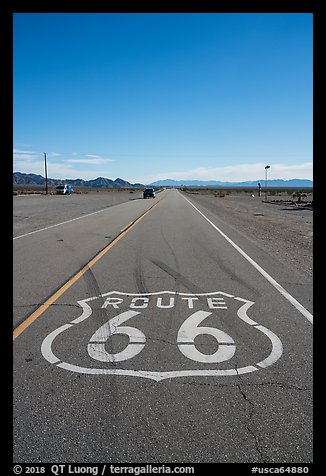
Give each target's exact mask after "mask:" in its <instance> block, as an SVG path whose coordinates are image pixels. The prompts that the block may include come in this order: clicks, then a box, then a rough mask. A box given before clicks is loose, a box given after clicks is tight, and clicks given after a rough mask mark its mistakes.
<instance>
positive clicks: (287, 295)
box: [181, 195, 313, 324]
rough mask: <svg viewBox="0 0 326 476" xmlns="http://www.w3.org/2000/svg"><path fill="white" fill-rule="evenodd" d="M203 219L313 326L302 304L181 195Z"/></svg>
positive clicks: (310, 316)
mask: <svg viewBox="0 0 326 476" xmlns="http://www.w3.org/2000/svg"><path fill="white" fill-rule="evenodd" d="M181 196H182V197H183V198H184V199H185V200H186V201H187V202H188V203H189V204H190V205H191V206H192V207H193V208H194V209H195V210H196V211H197V212H198V213H199V214H200V215H201V216H202V217H203V218H205V220H206V221H207V222H208V223H209V224H210V225H211V226H212V227H213V228H214V229H215V230H216V231H218V232H219V233H220V235H222V236H223V238H225V239H226V241H228V242H229V243H230V244H231V245H232V246H233V247H234V248H235V249H236V250H237V251H238V252H239V253H240V254H241V255H242V256H243V257H244V258H245V259H246V260H247V261H249V263H250V264H252V266H253V267H254V268H256V270H257V271H258V272H259V273H260V274H261V275H263V276H264V278H265V279H267V281H269V282H270V284H271V285H272V286H274V288H275V289H277V291H278V292H279V293H281V294H282V295H283V296H284V297H285V299H287V300H288V301H289V302H290V303H291V304H292V305H293V306H294V307H295V308H296V309H297V310H298V311H299V312H300V313H301V314H302V315H303V316H304V317H305V318H306V319H307V320H308V321H309V322H310V323H311V324H313V315H312V314H311V313H310V312H309V311H308V310H307V309H306V308H305V307H303V306H302V304H300V303H299V302H298V301H297V300H296V299H295V298H294V297H293V296H291V294H290V293H288V292H287V291H286V290H285V289H284V288H283V287H282V286H281V285H280V284H279V283H278V282H277V281H275V279H274V278H272V276H270V275H269V274H268V273H267V272H266V271H265V270H264V269H263V268H262V267H261V266H259V264H257V263H256V261H254V260H253V259H252V258H250V256H249V255H247V253H245V252H244V251H243V250H242V249H241V248H240V247H239V246H238V245H236V244H235V243H234V241H232V240H231V238H229V237H228V236H227V235H226V234H225V233H223V231H222V230H220V229H219V228H218V227H217V226H216V225H214V223H213V222H211V221H210V220H209V218H207V217H206V216H205V215H204V214H203V213H202V212H201V211H200V210H199V209H198V208H197V207H196V206H195V205H194V204H193V203H191V202H190V200H188V199H187V198H186V197H184V196H183V195H181Z"/></svg>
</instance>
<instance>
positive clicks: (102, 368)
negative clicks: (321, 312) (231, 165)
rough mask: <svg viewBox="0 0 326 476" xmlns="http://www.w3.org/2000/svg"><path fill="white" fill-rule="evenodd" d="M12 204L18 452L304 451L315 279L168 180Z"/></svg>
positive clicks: (268, 455) (43, 457)
mask: <svg viewBox="0 0 326 476" xmlns="http://www.w3.org/2000/svg"><path fill="white" fill-rule="evenodd" d="M13 210H14V241H13V248H14V263H13V276H14V303H13V305H14V322H13V328H14V344H13V345H14V350H13V353H14V354H13V355H14V377H13V378H14V411H13V422H14V451H13V453H14V462H17V463H19V462H20V463H24V462H35V463H36V462H42V463H46V462H52V463H55V462H66V463H69V462H72V463H73V462H75V463H76V462H77V463H87V462H93V463H94V462H97V463H101V462H106V463H107V462H121V463H142V462H148V463H174V462H175V463H178V462H179V463H180V462H182V463H201V462H202V463H205V462H207V463H212V462H214V463H239V462H246V463H273V462H275V463H291V462H292V463H310V462H312V461H313V448H312V354H313V352H312V330H313V325H312V321H313V317H312V283H309V282H308V283H307V281H305V280H303V278H302V276H301V275H299V274H297V273H296V272H295V271H293V270H292V269H290V268H289V267H287V266H286V265H285V264H284V265H283V264H282V259H281V258H280V259H279V260H276V259H275V257H274V256H271V255H270V254H269V253H267V252H266V251H265V250H264V249H262V248H261V247H260V246H259V245H258V244H257V243H256V241H255V237H254V236H253V237H251V239H248V238H247V237H246V236H245V235H244V234H243V233H240V232H238V230H237V228H236V227H235V226H234V225H232V226H231V225H230V224H228V223H227V221H225V220H223V221H222V220H221V219H220V218H219V216H218V211H216V212H214V211H213V210H211V209H208V208H205V206H204V205H203V204H202V203H201V202H200V200H199V199H197V198H196V197H195V196H192V195H190V194H186V193H182V192H181V191H179V190H174V189H172V190H163V191H161V192H160V193H157V195H156V198H155V199H146V200H144V199H142V194H141V192H140V191H135V192H134V193H128V192H114V193H113V192H112V193H93V194H84V195H77V194H76V195H72V196H69V197H66V196H44V195H39V196H16V197H14V208H13ZM217 210H218V209H217Z"/></svg>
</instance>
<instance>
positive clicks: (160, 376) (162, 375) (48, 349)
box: [41, 291, 283, 382]
mask: <svg viewBox="0 0 326 476" xmlns="http://www.w3.org/2000/svg"><path fill="white" fill-rule="evenodd" d="M111 294H117V295H121V296H133V297H147V296H155V295H161V294H170V295H174V296H187V297H190V296H216V295H217V294H218V295H221V296H225V297H228V298H232V299H235V300H237V301H240V302H243V305H242V306H241V307H240V308H239V309H238V311H237V316H238V317H239V318H240V319H241V320H242V321H244V322H245V323H247V324H249V325H250V326H252V327H254V328H255V329H257V330H259V331H260V332H262V333H263V334H265V335H266V336H267V337H268V339H269V340H270V341H271V344H272V351H271V353H270V354H269V355H268V356H267V357H266V358H265V359H264V360H262V361H260V362H257V363H255V364H254V365H248V366H246V367H240V368H230V369H223V370H217V369H216V370H176V371H164V372H156V371H147V370H127V369H115V368H109V369H105V368H93V367H79V366H78V365H74V364H69V363H68V362H62V361H61V360H60V359H59V358H58V357H56V356H55V355H54V353H53V351H52V343H53V341H54V339H55V338H56V337H57V336H58V335H60V334H62V333H63V332H64V331H66V330H67V329H69V328H71V327H73V326H75V325H78V324H80V323H81V322H83V321H84V320H85V319H88V318H89V317H90V316H91V314H92V308H91V307H90V305H89V304H88V303H89V302H90V301H94V300H95V299H99V298H104V297H107V296H110V295H111ZM77 303H78V304H79V305H80V306H81V308H82V310H83V312H82V314H81V315H80V316H79V317H77V318H76V319H74V320H73V321H71V322H70V323H69V324H64V325H63V326H60V327H58V328H57V329H55V330H54V331H52V332H51V333H50V334H49V335H48V336H47V337H45V339H44V340H43V342H42V345H41V352H42V355H43V357H44V358H45V359H46V360H47V361H48V362H49V363H50V364H54V365H56V366H57V367H60V368H62V369H65V370H69V371H71V372H77V373H81V374H90V375H121V376H123V375H124V376H130V377H143V378H148V379H151V380H155V381H156V382H159V381H160V380H164V379H168V378H175V377H191V376H193V377H221V376H233V375H242V374H246V373H250V372H254V371H256V370H260V369H266V368H267V367H270V366H271V365H273V364H274V363H275V362H276V361H277V360H278V359H279V358H280V357H281V355H282V353H283V345H282V342H281V341H280V339H279V338H278V337H277V335H276V334H274V332H272V331H271V330H269V329H268V328H267V327H264V326H262V325H260V324H259V323H258V322H255V321H253V320H252V319H250V317H249V316H248V315H247V311H248V309H249V308H250V307H251V306H252V305H253V304H255V303H254V302H253V301H248V300H247V299H243V298H240V297H236V296H233V295H231V294H227V293H225V292H222V291H215V292H210V293H197V294H188V293H178V292H173V291H158V292H154V293H142V294H136V293H125V292H120V291H110V292H108V293H104V294H101V295H99V296H94V297H90V298H87V299H82V300H81V301H77Z"/></svg>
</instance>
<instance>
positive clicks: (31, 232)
mask: <svg viewBox="0 0 326 476" xmlns="http://www.w3.org/2000/svg"><path fill="white" fill-rule="evenodd" d="M107 209H108V207H107V208H102V210H97V211H96V212H92V213H87V215H81V216H80V217H77V218H72V219H71V220H66V221H62V222H61V223H56V224H55V225H50V226H47V227H45V228H41V229H40V230H34V231H30V232H29V233H25V234H24V235H19V236H15V237H14V238H13V240H18V238H24V236H28V235H33V234H34V233H39V232H40V231H45V230H49V229H50V228H54V227H55V226H60V225H65V224H66V223H70V222H72V221H76V220H80V219H81V218H85V217H89V216H91V215H95V214H96V213H101V212H104V211H105V210H107Z"/></svg>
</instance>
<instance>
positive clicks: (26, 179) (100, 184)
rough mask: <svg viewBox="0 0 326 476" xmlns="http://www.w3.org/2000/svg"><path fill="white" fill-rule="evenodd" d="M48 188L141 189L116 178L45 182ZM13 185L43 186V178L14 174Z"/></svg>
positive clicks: (19, 173)
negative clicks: (66, 184)
mask: <svg viewBox="0 0 326 476" xmlns="http://www.w3.org/2000/svg"><path fill="white" fill-rule="evenodd" d="M47 182H48V186H49V187H55V186H57V185H60V184H61V183H69V184H70V185H72V186H73V187H94V188H143V187H144V185H143V184H141V183H129V182H127V181H126V180H123V179H121V178H117V179H115V180H111V179H108V178H104V177H98V178H96V179H93V180H83V179H66V180H60V179H52V178H48V180H47ZM13 184H14V185H42V186H45V178H44V177H42V175H36V174H24V173H22V172H14V174H13Z"/></svg>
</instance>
